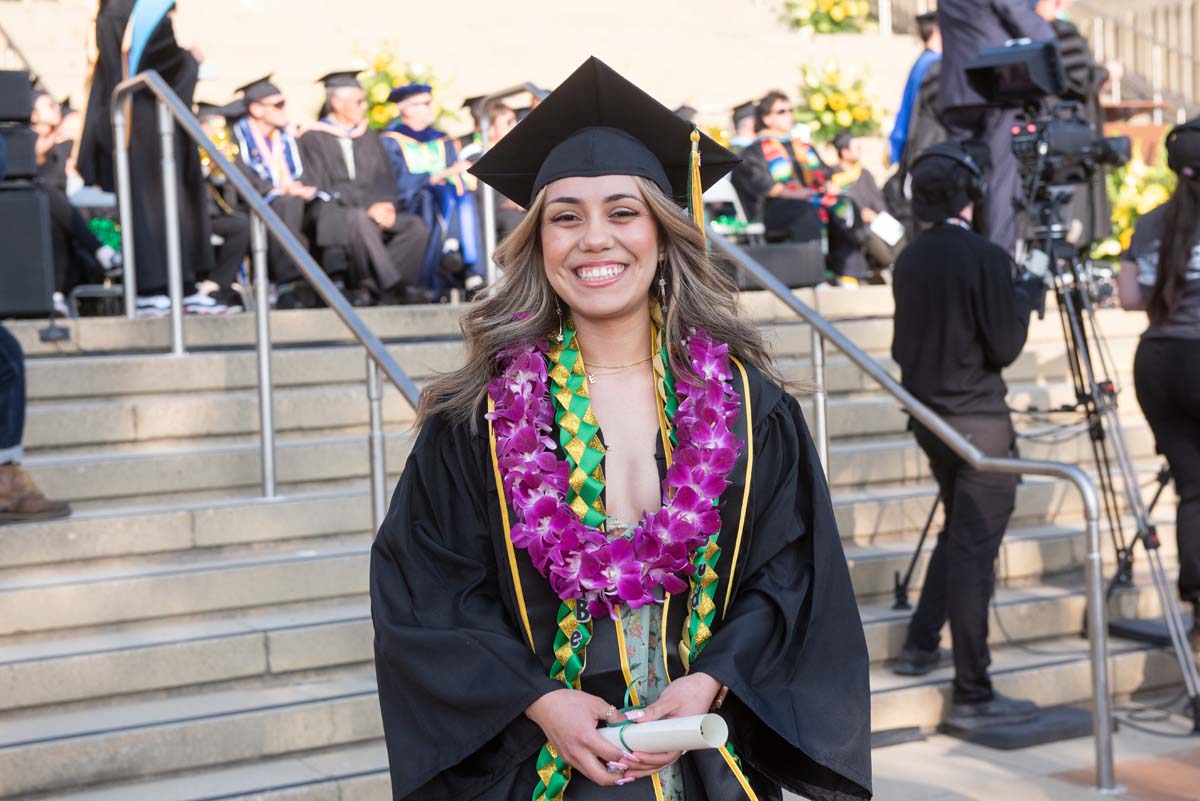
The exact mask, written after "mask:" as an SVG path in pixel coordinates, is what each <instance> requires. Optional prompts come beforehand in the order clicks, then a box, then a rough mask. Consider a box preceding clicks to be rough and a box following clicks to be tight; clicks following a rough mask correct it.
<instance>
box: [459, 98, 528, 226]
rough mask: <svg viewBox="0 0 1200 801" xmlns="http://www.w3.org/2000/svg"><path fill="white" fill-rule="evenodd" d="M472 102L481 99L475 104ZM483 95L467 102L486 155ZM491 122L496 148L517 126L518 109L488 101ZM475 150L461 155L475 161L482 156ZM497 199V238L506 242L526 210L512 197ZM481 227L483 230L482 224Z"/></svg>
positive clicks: (491, 143)
mask: <svg viewBox="0 0 1200 801" xmlns="http://www.w3.org/2000/svg"><path fill="white" fill-rule="evenodd" d="M471 101H477V102H475V103H473V104H472V103H471ZM482 101H483V99H482V98H471V100H468V101H467V107H468V108H470V109H471V116H472V117H474V119H475V128H476V131H475V135H474V140H475V143H476V144H478V145H479V150H478V153H479V154H482V144H483V136H482V135H481V134H482V131H480V130H479V126H480V125H482V124H483V116H484V115H483V111H484V109H483V106H482ZM487 121H488V135H487V142H488V147H489V148H490V147H493V146H494V145H495V144H496V143H497V142H499V141H500V140H501V139H503V138H504V137H505V135H506V134H508V132H509V131H511V130H512V129H513V128H515V127H516V125H517V112H515V111H513V108H512V106H510V105H508V104H507V103H505V102H504V101H503V100H493V101H491V102H490V103H488V104H487ZM470 153H471V151H469V150H463V151H460V155H462V156H464V157H466V158H467V160H468V161H471V162H474V161H475V160H476V159H478V157H479V156H478V155H475V156H473V157H472V156H471V155H470ZM493 197H494V198H495V202H496V241H497V242H502V241H504V238H505V237H506V236H508V235H509V234H511V233H512V232H513V231H515V230H516V228H517V226H518V225H520V224H521V220H523V219H525V210H524V209H523V208H521V207H520V206H518V205H517V204H516V203H514V202H513V201H512V200H510V199H509V198H506V197H505V196H504V195H501V194H499V193H497V194H495V195H494V196H493ZM476 205H478V207H479V222H480V226H482V225H483V201H482V199H480V201H479V202H478V203H477V204H476ZM480 230H483V229H482V227H481V228H480Z"/></svg>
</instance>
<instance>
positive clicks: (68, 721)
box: [0, 667, 382, 798]
mask: <svg viewBox="0 0 1200 801" xmlns="http://www.w3.org/2000/svg"><path fill="white" fill-rule="evenodd" d="M381 734H382V723H381V722H380V719H379V704H378V700H377V698H376V694H375V676H374V669H373V668H371V667H365V668H361V669H360V668H355V669H349V670H342V671H339V672H337V673H335V674H332V675H329V676H322V677H317V678H313V679H310V680H307V681H300V682H296V681H289V682H284V683H276V684H270V683H265V682H254V683H251V684H249V685H247V686H245V687H235V688H230V689H217V690H212V691H205V692H192V693H188V694H185V695H180V696H174V697H172V696H167V697H158V698H149V699H146V700H142V699H134V700H129V701H124V702H122V703H117V704H111V705H107V706H104V707H99V708H78V709H68V710H66V711H55V712H49V713H45V714H37V715H34V714H16V715H14V714H8V715H4V716H0V798H27V797H28V796H29V795H31V794H33V793H38V792H48V791H52V790H67V789H73V788H80V789H82V788H87V787H90V786H92V785H95V784H98V783H101V782H106V781H119V780H127V779H134V778H140V777H145V776H152V775H155V774H158V773H168V772H172V771H180V770H187V769H191V768H198V767H204V766H209V765H223V764H226V763H230V762H238V761H244V760H252V759H259V758H261V757H271V756H282V755H285V754H289V753H292V752H296V751H305V750H310V749H317V748H328V747H332V746H341V745H350V744H353V743H362V742H366V741H370V740H374V739H377V738H378V737H380V736H381Z"/></svg>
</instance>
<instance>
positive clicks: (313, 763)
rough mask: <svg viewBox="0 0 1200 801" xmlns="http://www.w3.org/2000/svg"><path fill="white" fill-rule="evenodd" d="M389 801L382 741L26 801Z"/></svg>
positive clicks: (390, 793) (385, 758) (386, 766)
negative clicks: (52, 799)
mask: <svg viewBox="0 0 1200 801" xmlns="http://www.w3.org/2000/svg"><path fill="white" fill-rule="evenodd" d="M51 797H53V798H55V799H57V800H58V801H391V797H392V792H391V785H390V782H389V780H388V759H387V749H386V748H384V745H383V741H382V740H367V741H365V742H363V743H360V744H356V745H351V746H343V747H340V748H332V749H323V750H320V751H306V752H301V753H296V754H289V755H287V756H283V757H276V758H272V759H256V760H254V761H253V762H250V763H244V764H237V765H232V766H221V767H217V768H209V769H203V770H196V771H187V772H184V773H178V774H174V775H172V776H170V777H168V778H159V779H150V780H147V781H136V782H122V783H118V784H107V785H105V786H102V787H96V788H92V789H88V790H82V791H78V792H68V793H55V794H54V795H53V796H45V795H39V796H37V797H36V799H31V801H40V799H47V800H48V799H49V798H51Z"/></svg>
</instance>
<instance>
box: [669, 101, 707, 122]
mask: <svg viewBox="0 0 1200 801" xmlns="http://www.w3.org/2000/svg"><path fill="white" fill-rule="evenodd" d="M671 113H672V114H674V115H675V116H676V117H678V118H679V119H681V120H683V121H684V122H692V121H694V120H695V119H696V115H697V114H699V113H700V112H698V111H696V109H694V108H692V107H691V106H689V105H688V104H687V103H684V104H683V105H682V106H680V107H679V108H677V109H675V110H674V111H672V112H671Z"/></svg>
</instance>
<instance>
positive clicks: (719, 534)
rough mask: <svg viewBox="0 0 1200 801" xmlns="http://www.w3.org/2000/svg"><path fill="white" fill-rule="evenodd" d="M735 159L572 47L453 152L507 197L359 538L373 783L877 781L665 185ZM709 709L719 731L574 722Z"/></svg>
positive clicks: (768, 379) (771, 446)
mask: <svg viewBox="0 0 1200 801" xmlns="http://www.w3.org/2000/svg"><path fill="white" fill-rule="evenodd" d="M736 161H737V160H736V158H735V157H734V156H733V155H732V154H730V153H729V152H728V151H726V150H724V149H723V148H721V147H720V146H718V145H717V144H715V143H714V142H713V141H712V140H710V139H708V138H707V137H705V136H703V135H702V134H699V133H698V132H697V131H696V129H695V127H694V126H693V125H691V124H690V123H687V122H685V121H683V120H680V119H678V118H677V117H675V116H674V115H673V114H672V113H671V112H670V110H668V109H667V108H665V107H664V106H662V105H660V104H659V103H657V102H656V101H655V100H654V99H653V98H651V97H650V96H648V95H647V94H645V93H644V92H642V91H641V90H640V89H638V88H637V87H636V86H634V85H633V84H631V83H629V82H628V81H626V80H625V79H624V78H622V77H621V76H619V75H618V74H616V73H615V72H613V71H612V70H611V69H609V68H608V67H607V66H605V65H604V64H603V63H601V62H600V61H598V60H596V59H594V58H593V59H589V60H588V61H587V62H585V63H584V64H583V66H581V67H580V68H579V69H578V70H577V71H576V72H575V73H574V74H572V75H571V76H570V77H569V78H568V79H567V80H566V81H565V82H564V83H563V84H562V86H560V87H559V88H558V90H557V91H555V92H554V93H553V94H551V95H550V96H549V97H548V98H547V99H546V100H545V101H544V102H543V103H542V104H541V105H540V106H538V107H537V108H536V109H535V110H534V111H533V112H532V113H530V115H529V116H528V117H527V118H526V119H525V120H524V121H522V122H521V123H520V124H519V125H518V126H517V127H516V129H514V130H513V131H512V133H510V134H509V135H508V136H506V137H505V138H504V139H503V140H501V141H500V142H499V143H498V144H497V145H496V146H495V147H494V148H493V149H492V150H490V151H489V152H488V153H487V154H486V155H485V156H484V157H483V158H482V159H481V160H480V161H479V162H478V163H477V164H476V165H475V167H474V168H473V169H472V172H473V173H474V174H475V175H476V176H477V177H478V178H479V179H480V180H481V181H484V182H486V183H489V184H491V185H492V186H493V187H494V188H496V189H497V190H498V191H499V192H501V193H503V194H504V195H506V196H507V197H509V198H511V199H512V200H514V201H515V202H517V203H519V204H520V205H522V206H525V207H526V208H527V209H528V212H529V213H528V214H527V215H526V217H525V220H524V222H523V223H522V224H521V225H520V226H519V227H518V228H517V230H516V231H515V232H514V233H513V234H512V235H511V236H510V237H509V238H508V239H507V240H505V242H504V243H503V244H502V245H501V247H500V249H499V252H498V254H497V260H498V262H499V264H500V266H501V268H502V270H503V277H502V279H501V280H500V281H498V282H497V283H496V284H495V285H494V286H492V287H490V288H489V289H488V290H487V291H486V292H485V293H484V295H483V297H482V298H481V299H480V300H479V301H478V302H476V303H473V304H471V306H470V308H469V310H468V312H467V313H466V315H465V318H464V321H463V326H464V332H465V336H466V347H467V359H466V364H465V366H464V367H463V368H462V369H461V370H458V371H457V372H453V373H449V374H446V375H443V376H442V377H440V378H439V379H438V380H437V381H435V382H434V383H433V384H431V385H430V387H429V388H428V389H426V391H425V393H424V395H423V396H422V402H421V409H420V429H421V430H420V434H419V436H418V437H417V441H416V444H415V445H414V446H413V452H412V455H411V456H410V458H409V461H408V465H407V466H406V467H405V470H404V474H403V476H402V477H401V479H400V484H399V487H398V488H397V490H396V494H395V496H394V498H393V499H392V505H391V509H390V511H389V513H388V516H387V519H386V520H385V521H384V523H383V526H382V528H381V529H380V531H379V535H378V537H377V539H376V541H375V546H374V549H373V552H372V560H371V597H372V615H373V617H374V622H375V661H376V671H377V674H378V678H379V695H380V705H381V707H382V711H383V722H384V729H385V732H386V736H387V746H388V755H389V759H390V761H391V776H392V792H393V795H394V797H395V798H396V799H443V800H445V801H449V800H450V799H453V800H454V801H466V800H467V799H483V800H484V801H531V800H532V801H559V799H566V801H684V800H686V801H734V800H735V799H761V800H762V801H766V799H778V798H779V797H780V787H781V786H782V787H786V788H788V789H791V790H793V791H795V792H798V793H800V794H802V795H804V796H805V797H808V798H811V799H815V800H816V801H844V800H848V799H860V798H870V795H871V792H870V784H871V778H870V736H869V733H870V720H869V718H870V697H869V693H868V687H867V663H868V660H867V651H866V646H865V643H864V639H863V632H862V625H861V622H860V620H859V616H858V609H857V607H856V606H855V601H854V595H853V591H852V589H851V586H850V577H849V572H848V570H847V567H846V561H845V557H844V555H843V553H842V548H841V543H840V540H839V537H838V532H837V526H836V524H835V522H834V517H833V511H832V508H831V505H830V500H829V490H828V487H827V486H826V483H825V478H824V475H823V474H822V472H821V468H820V465H819V462H818V460H817V458H816V454H815V451H814V448H813V445H812V441H811V439H810V436H809V433H808V429H807V428H806V426H805V424H804V420H803V418H802V417H801V414H800V409H799V407H798V405H797V403H796V401H795V400H794V399H793V398H792V397H791V396H790V395H788V394H787V393H786V392H785V391H784V390H783V389H782V388H781V387H780V380H779V378H778V374H777V372H776V371H775V369H774V367H773V366H772V365H771V363H770V360H769V357H768V356H767V354H766V352H765V349H764V346H763V343H762V340H761V339H760V338H759V335H758V333H757V332H756V330H755V329H754V328H753V326H751V325H750V324H749V323H747V322H745V321H742V320H740V319H738V317H737V315H736V302H735V295H734V291H733V289H732V287H731V284H730V282H729V281H728V280H727V278H725V277H724V274H723V273H722V272H721V271H720V270H719V269H718V268H717V267H716V266H715V265H714V263H713V260H712V257H711V256H710V255H709V254H708V253H707V251H706V249H705V242H704V236H703V234H702V232H701V230H700V229H699V228H698V227H697V225H696V221H695V217H694V216H689V215H688V214H687V213H685V212H684V211H683V210H682V209H681V208H680V206H679V205H676V202H675V200H674V198H688V200H689V204H690V205H691V206H692V207H693V209H694V208H695V207H696V206H697V205H698V199H699V196H700V193H701V191H702V190H703V189H704V188H705V187H707V186H708V185H710V184H711V183H712V182H714V181H716V180H717V179H719V178H720V177H721V176H722V175H724V174H725V173H726V172H727V171H728V170H729V169H731V168H732V166H733V165H734V164H735V163H736ZM710 709H717V710H718V713H719V714H720V715H721V716H722V717H724V718H725V719H726V721H727V722H728V724H729V730H730V743H729V745H728V746H727V747H725V748H717V749H707V750H697V751H690V752H686V753H682V754H681V753H678V752H674V753H642V752H636V753H630V752H628V751H625V750H623V749H622V748H620V747H615V746H612V745H610V744H609V743H608V742H607V741H606V740H605V739H604V738H603V737H601V736H600V735H599V734H598V733H597V726H599V725H602V724H618V723H622V722H627V721H632V722H629V723H628V725H631V726H638V725H643V724H644V723H645V722H648V721H652V720H657V719H661V718H672V717H684V716H690V715H697V714H703V713H706V712H708V711H709V710H710Z"/></svg>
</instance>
